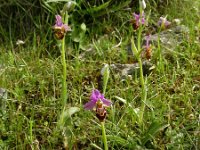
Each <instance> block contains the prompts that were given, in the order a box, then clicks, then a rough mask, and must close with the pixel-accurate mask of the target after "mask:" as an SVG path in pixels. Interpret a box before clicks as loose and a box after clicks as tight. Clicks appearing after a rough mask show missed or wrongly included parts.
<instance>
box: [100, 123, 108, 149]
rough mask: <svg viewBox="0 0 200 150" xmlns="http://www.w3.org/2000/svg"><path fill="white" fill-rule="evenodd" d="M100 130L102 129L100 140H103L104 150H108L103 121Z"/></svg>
mask: <svg viewBox="0 0 200 150" xmlns="http://www.w3.org/2000/svg"><path fill="white" fill-rule="evenodd" d="M101 129H102V138H103V144H104V150H108V145H107V138H106V131H105V126H104V121H102V122H101Z"/></svg>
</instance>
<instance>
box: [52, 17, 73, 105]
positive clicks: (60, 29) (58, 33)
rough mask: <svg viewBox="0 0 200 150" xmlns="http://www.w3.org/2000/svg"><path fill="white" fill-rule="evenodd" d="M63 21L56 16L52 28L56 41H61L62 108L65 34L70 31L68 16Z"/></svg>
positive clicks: (65, 93) (64, 84) (64, 83)
mask: <svg viewBox="0 0 200 150" xmlns="http://www.w3.org/2000/svg"><path fill="white" fill-rule="evenodd" d="M65 15H66V17H65V19H64V20H65V21H64V23H63V21H62V20H63V19H62V17H61V16H60V15H56V16H55V17H56V23H55V25H54V26H53V29H54V34H55V37H56V39H57V40H62V49H61V62H62V66H63V77H62V95H61V98H62V102H63V104H62V106H63V107H64V105H65V103H66V101H67V83H66V76H67V72H66V66H67V65H66V60H65V34H66V33H67V32H68V31H71V28H70V27H69V26H68V14H65Z"/></svg>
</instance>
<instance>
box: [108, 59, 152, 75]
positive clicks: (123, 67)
mask: <svg viewBox="0 0 200 150" xmlns="http://www.w3.org/2000/svg"><path fill="white" fill-rule="evenodd" d="M142 67H143V74H144V75H149V74H150V73H151V71H152V68H153V64H152V63H151V62H150V61H144V62H143V65H142ZM110 68H111V70H112V71H113V72H114V73H115V74H119V75H120V76H121V78H123V79H124V78H127V77H129V76H130V75H131V76H132V75H137V76H139V72H140V70H139V69H140V67H139V64H138V63H134V64H111V65H110Z"/></svg>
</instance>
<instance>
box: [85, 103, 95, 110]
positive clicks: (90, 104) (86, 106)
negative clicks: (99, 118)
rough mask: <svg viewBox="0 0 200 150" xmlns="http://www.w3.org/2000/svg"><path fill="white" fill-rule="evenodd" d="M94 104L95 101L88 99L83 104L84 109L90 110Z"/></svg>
mask: <svg viewBox="0 0 200 150" xmlns="http://www.w3.org/2000/svg"><path fill="white" fill-rule="evenodd" d="M95 106H96V102H95V101H89V102H87V103H86V104H85V105H84V109H86V110H92V109H93V108H94V107H95Z"/></svg>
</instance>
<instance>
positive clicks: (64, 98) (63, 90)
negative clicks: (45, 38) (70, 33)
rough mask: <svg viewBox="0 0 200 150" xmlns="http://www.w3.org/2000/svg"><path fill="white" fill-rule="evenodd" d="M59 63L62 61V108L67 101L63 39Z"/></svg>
mask: <svg viewBox="0 0 200 150" xmlns="http://www.w3.org/2000/svg"><path fill="white" fill-rule="evenodd" d="M61 61H62V67H63V77H62V101H63V104H62V105H63V107H64V106H65V103H66V100H67V83H66V77H67V71H66V66H67V65H66V60H65V37H64V38H63V39H62V51H61Z"/></svg>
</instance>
